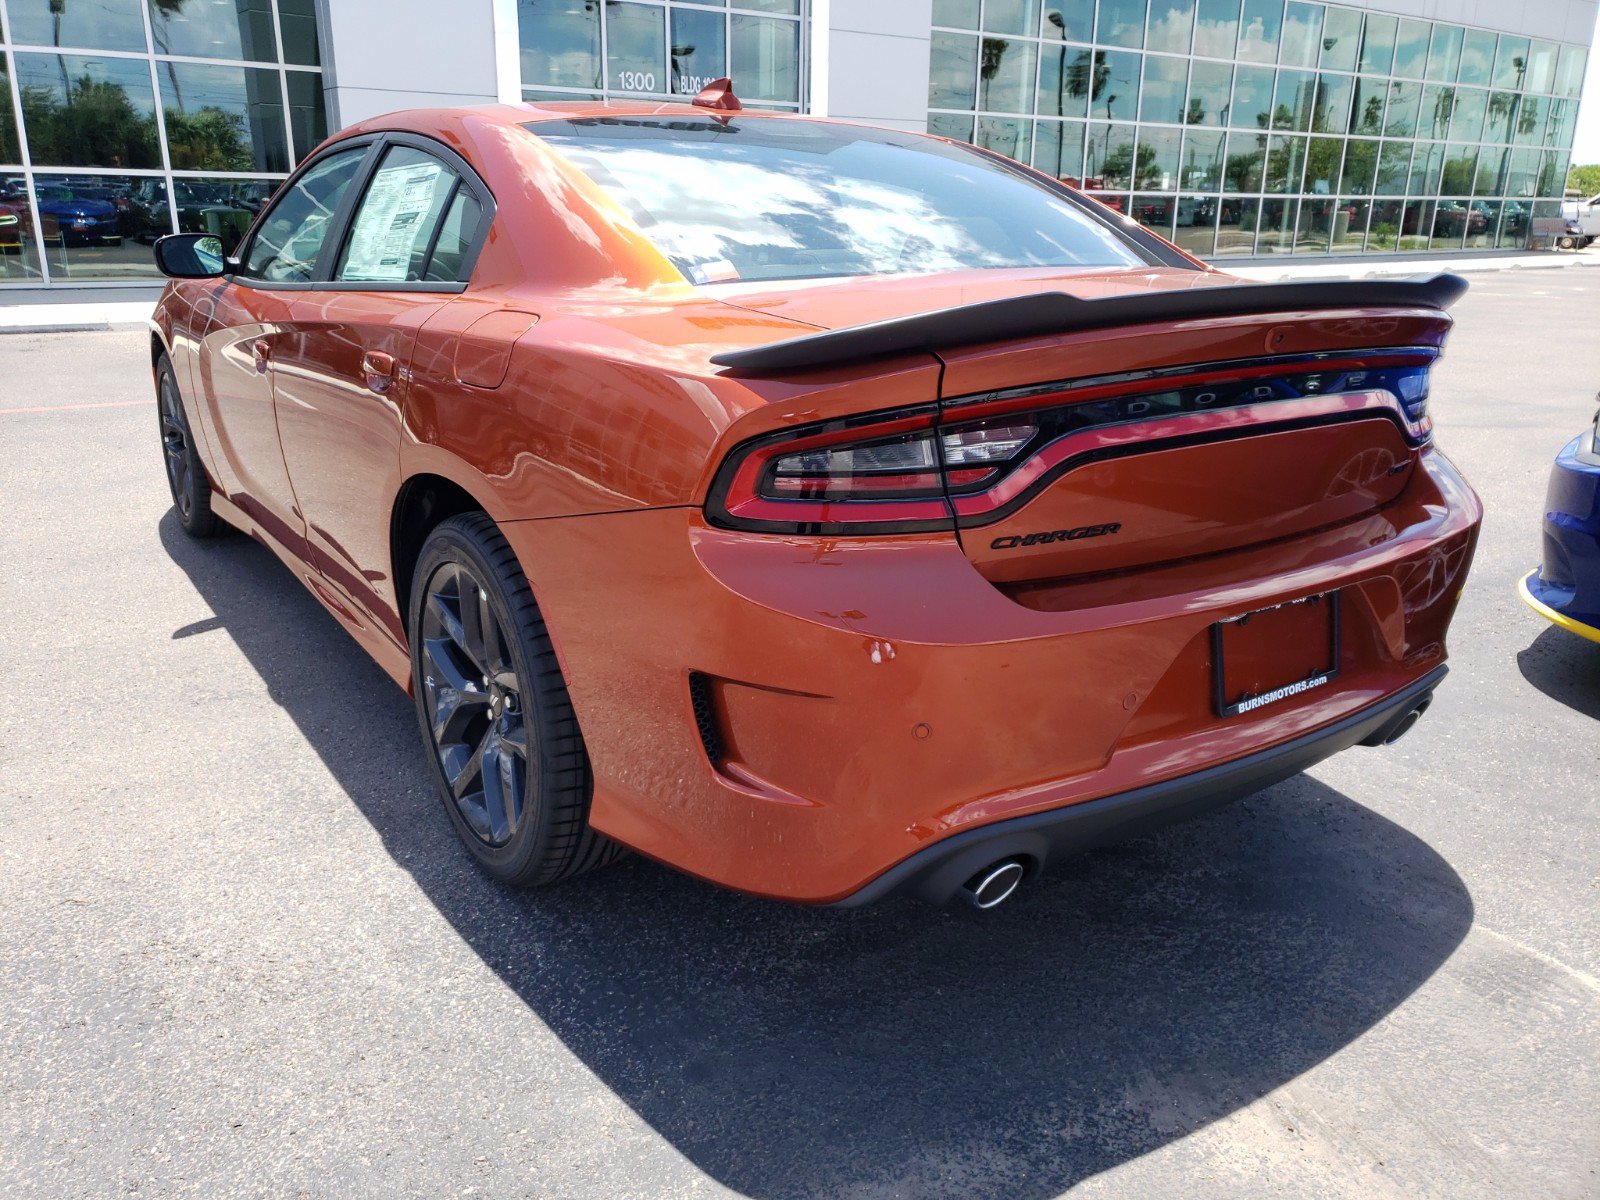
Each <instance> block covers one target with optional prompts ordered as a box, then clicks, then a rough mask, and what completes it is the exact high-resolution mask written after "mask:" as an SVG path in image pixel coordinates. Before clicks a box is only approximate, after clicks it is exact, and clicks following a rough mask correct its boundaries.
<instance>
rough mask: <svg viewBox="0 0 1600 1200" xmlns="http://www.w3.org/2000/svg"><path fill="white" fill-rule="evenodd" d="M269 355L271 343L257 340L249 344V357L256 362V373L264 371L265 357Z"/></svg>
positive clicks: (265, 366)
mask: <svg viewBox="0 0 1600 1200" xmlns="http://www.w3.org/2000/svg"><path fill="white" fill-rule="evenodd" d="M271 353H272V343H271V342H269V341H267V339H266V338H257V339H256V340H255V341H253V342H251V343H250V355H251V357H252V358H254V359H255V360H256V371H257V373H262V372H265V371H266V369H267V357H268V355H270V354H271Z"/></svg>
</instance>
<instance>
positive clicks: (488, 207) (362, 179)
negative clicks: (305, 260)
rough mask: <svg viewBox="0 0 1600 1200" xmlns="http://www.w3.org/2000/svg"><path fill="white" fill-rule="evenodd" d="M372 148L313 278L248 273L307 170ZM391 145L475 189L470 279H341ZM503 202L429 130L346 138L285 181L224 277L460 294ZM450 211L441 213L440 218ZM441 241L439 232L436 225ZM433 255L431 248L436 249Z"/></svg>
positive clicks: (302, 288)
mask: <svg viewBox="0 0 1600 1200" xmlns="http://www.w3.org/2000/svg"><path fill="white" fill-rule="evenodd" d="M363 146H365V147H366V154H365V155H364V156H363V158H362V159H361V161H360V163H358V164H357V166H356V173H355V174H354V175H353V176H351V178H350V185H349V188H348V189H347V190H346V192H345V195H344V196H343V198H341V199H340V201H339V207H338V209H337V210H336V211H335V212H334V214H333V218H332V220H330V221H329V223H328V226H329V228H328V236H327V237H326V238H324V239H323V242H322V247H321V249H319V250H318V251H317V261H316V265H315V266H314V267H313V268H312V270H311V278H310V279H297V280H271V279H257V278H255V277H254V276H250V275H245V274H243V273H242V271H243V267H244V264H245V263H246V262H248V261H249V258H250V251H251V249H252V248H253V247H254V246H255V241H256V237H257V236H258V235H259V233H260V231H261V229H262V228H263V227H264V226H265V224H266V222H267V220H268V218H270V217H271V215H272V213H273V211H274V210H275V209H276V208H277V207H278V205H279V204H282V203H283V202H284V201H285V200H286V199H288V196H289V192H290V189H291V188H293V187H294V185H295V184H296V183H298V182H299V181H300V179H301V177H302V176H303V175H305V174H306V172H308V171H310V170H313V169H314V168H315V167H316V166H317V164H319V163H321V162H322V161H323V160H324V159H326V158H328V157H330V156H331V155H334V154H339V153H343V152H345V151H349V150H357V149H360V148H361V147H363ZM391 146H407V147H409V148H411V149H413V150H418V151H420V152H422V153H424V154H428V155H431V156H432V157H434V158H436V159H438V160H439V161H440V162H441V163H443V164H444V166H446V167H447V168H449V170H450V171H451V172H453V173H454V174H455V176H456V178H457V179H458V180H459V181H460V184H459V186H460V187H464V188H466V189H467V190H468V191H470V192H471V193H472V195H473V197H474V198H475V199H476V200H477V201H478V204H479V205H480V206H481V216H480V217H479V219H478V228H477V229H476V230H475V231H474V233H473V235H472V241H471V242H469V243H468V245H467V249H466V252H465V253H464V254H462V256H461V274H462V275H463V276H464V278H461V279H457V280H454V281H447V280H436V279H417V280H392V281H384V280H365V279H335V278H333V274H334V271H335V270H336V269H337V267H338V263H339V259H340V256H341V255H343V253H344V248H345V245H346V243H347V242H348V240H349V237H350V232H351V228H352V226H353V224H354V220H355V213H356V209H357V208H358V207H359V206H360V204H361V202H362V201H363V200H364V199H366V195H367V187H368V185H369V184H370V183H371V182H372V177H373V175H375V174H376V173H377V171H378V167H379V164H380V163H382V161H383V157H384V154H385V152H386V151H387V150H388V149H389V148H390V147H391ZM496 210H497V205H496V203H495V198H494V193H493V192H491V191H490V190H489V186H488V184H486V183H484V181H483V177H482V176H480V175H479V174H478V172H477V171H475V170H474V169H473V167H472V165H471V164H470V163H469V162H467V160H466V159H464V158H462V157H461V156H460V155H459V154H457V153H456V152H455V151H454V150H452V149H450V147H448V146H446V145H445V144H444V143H443V142H440V141H438V140H436V139H434V138H431V137H427V136H425V135H423V134H418V133H409V132H404V131H400V130H386V131H382V132H379V133H366V134H359V135H357V136H355V137H348V138H341V139H340V140H338V141H336V142H332V143H329V144H328V145H327V146H324V147H323V149H322V150H321V151H320V152H319V153H317V154H315V155H313V156H312V157H310V158H308V159H306V160H305V161H304V162H303V163H301V164H300V165H299V166H298V167H297V168H296V169H295V172H294V174H292V175H290V176H289V178H288V179H286V180H284V182H283V183H282V184H281V185H279V191H278V195H277V196H276V197H275V198H274V199H273V202H272V203H271V204H269V205H267V206H266V207H265V208H264V209H262V210H261V213H260V215H259V216H257V218H256V219H255V221H254V222H253V223H252V224H251V226H250V228H249V230H248V231H247V232H246V234H245V236H244V238H243V239H242V240H241V241H240V243H239V247H238V249H237V251H236V252H235V253H234V254H233V255H231V256H230V257H229V258H228V261H227V269H226V271H225V272H224V274H223V278H224V279H225V280H226V281H227V282H228V283H237V284H239V285H241V286H243V287H249V288H256V289H259V290H261V291H271V292H306V291H323V292H435V293H440V294H443V295H460V294H461V293H462V292H464V291H466V290H467V288H468V286H469V285H470V283H471V281H472V273H473V271H474V270H476V269H477V265H478V256H479V254H480V253H482V251H483V247H484V244H485V243H486V242H487V241H488V240H489V229H490V227H491V226H492V225H493V224H494V218H495V213H496ZM443 219H444V214H443V213H441V214H440V221H441V222H442V221H443ZM434 234H435V241H437V234H438V230H437V229H435V231H434ZM430 258H431V251H430Z"/></svg>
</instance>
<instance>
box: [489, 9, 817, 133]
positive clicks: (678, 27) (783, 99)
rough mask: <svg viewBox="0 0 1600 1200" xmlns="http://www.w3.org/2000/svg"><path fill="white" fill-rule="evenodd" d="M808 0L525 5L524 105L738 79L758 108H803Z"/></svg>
mask: <svg viewBox="0 0 1600 1200" xmlns="http://www.w3.org/2000/svg"><path fill="white" fill-rule="evenodd" d="M803 19H804V14H803V13H802V0H721V2H720V3H719V2H718V0H697V2H696V3H681V4H680V3H677V2H676V0H672V2H671V3H668V2H667V0H518V2H517V37H518V44H519V48H520V50H521V56H522V95H523V99H525V100H599V99H611V98H613V97H615V98H621V99H626V98H632V97H638V98H640V99H670V98H673V97H679V98H681V97H683V96H693V95H695V94H696V93H697V92H699V91H700V89H701V88H703V87H705V85H706V84H708V83H710V82H711V81H712V80H714V79H720V78H721V77H722V76H724V75H731V76H732V77H733V81H734V89H735V91H737V93H738V95H739V98H740V99H741V100H742V101H743V102H744V103H745V104H746V105H748V106H749V107H752V108H774V109H790V110H798V109H800V108H801V107H802V106H803V104H804V102H805V100H804V89H803V81H804V79H805V72H804V65H803V60H804V56H805V41H806V39H805V37H804V36H803V27H802V21H803Z"/></svg>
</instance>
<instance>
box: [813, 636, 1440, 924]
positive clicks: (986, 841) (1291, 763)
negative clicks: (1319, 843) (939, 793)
mask: <svg viewBox="0 0 1600 1200" xmlns="http://www.w3.org/2000/svg"><path fill="white" fill-rule="evenodd" d="M1447 672H1448V668H1447V667H1443V666H1440V667H1436V668H1435V669H1434V670H1432V671H1429V672H1428V674H1427V675H1425V676H1423V677H1422V678H1421V679H1419V680H1418V681H1417V682H1416V683H1413V684H1411V685H1410V686H1409V687H1406V688H1402V689H1401V690H1400V691H1398V692H1396V693H1395V694H1394V695H1393V696H1390V697H1388V698H1387V699H1384V700H1381V701H1379V702H1378V703H1377V704H1374V705H1372V706H1371V707H1370V708H1366V709H1363V710H1362V711H1361V712H1358V713H1354V714H1352V715H1351V716H1348V717H1345V718H1344V719H1343V720H1340V721H1335V722H1334V723H1333V724H1332V725H1329V726H1327V727H1326V728H1324V729H1319V730H1317V731H1316V732H1315V733H1309V734H1306V735H1305V736H1303V737H1298V738H1295V739H1294V740H1293V741H1290V742H1285V743H1283V744H1282V745H1279V746H1273V747H1272V748H1271V749H1269V750H1262V751H1259V752H1257V753H1255V754H1251V755H1247V756H1246V757H1244V758H1241V759H1238V760H1236V761H1234V762H1229V763H1222V764H1220V765H1218V766H1214V767H1208V768H1206V769H1205V770H1202V771H1196V772H1194V773H1193V774H1191V775H1184V776H1180V777H1179V778H1177V779H1169V780H1165V781H1164V782H1162V783H1155V784H1150V785H1149V786H1147V787H1142V788H1135V789H1134V790H1133V791H1129V792H1122V793H1120V794H1118V795H1115V796H1102V797H1101V798H1100V799H1098V800H1086V801H1084V802H1083V803H1081V804H1074V805H1071V806H1070V807H1067V808H1059V809H1054V810H1052V811H1050V812H1042V813H1034V814H1033V815H1032V816H1027V817H1015V818H1013V819H1011V820H1009V821H997V822H995V823H994V824H993V825H985V826H983V827H982V828H979V829H971V830H968V831H967V832H966V833H959V834H957V835H955V836H954V837H951V838H946V839H945V840H944V841H942V842H939V843H938V844H936V845H933V846H930V847H928V848H927V849H926V850H923V851H921V852H919V853H917V854H914V855H912V856H911V857H910V858H908V859H906V860H905V861H904V862H902V863H900V864H899V865H898V866H896V867H893V868H891V869H890V870H888V871H885V872H884V873H883V874H882V875H880V876H878V878H876V879H874V880H873V881H872V882H871V883H869V884H867V886H866V887H864V888H862V889H861V890H860V891H858V892H854V893H852V894H851V895H849V896H847V897H845V898H844V899H843V900H840V901H837V902H836V903H835V907H837V908H856V907H859V906H860V905H863V904H872V903H874V902H876V901H879V900H885V899H888V898H890V897H892V896H916V897H917V898H919V899H922V900H927V901H929V902H930V903H933V904H945V903H948V902H949V901H950V900H951V899H952V898H953V897H954V896H955V893H956V890H957V889H958V888H959V887H960V886H961V885H962V884H963V883H965V882H966V881H967V880H969V879H971V878H972V877H973V876H974V875H975V874H977V873H978V872H979V871H981V870H982V869H983V868H984V867H986V866H988V865H989V864H991V863H995V862H999V861H1001V860H1003V859H1008V858H1016V859H1021V860H1022V861H1023V862H1024V863H1025V864H1026V865H1027V868H1028V870H1029V871H1030V873H1032V872H1037V871H1039V870H1041V869H1042V868H1043V867H1044V865H1045V863H1046V862H1048V861H1049V860H1050V859H1051V858H1052V857H1055V856H1057V855H1061V854H1070V853H1073V852H1075V851H1078V850H1085V849H1088V848H1089V847H1091V846H1096V845H1100V844H1102V843H1105V842H1111V841H1116V840H1117V839H1119V838H1124V837H1131V836H1134V835H1136V834H1139V833H1143V832H1145V831H1146V830H1149V829H1155V828H1158V827H1160V826H1162V825H1167V824H1170V823H1172V822H1174V821H1181V820H1186V819H1188V818H1190V817H1195V816H1199V815H1200V814H1201V813H1204V812H1209V811H1210V810H1212V809H1214V808H1220V807H1222V806H1223V805H1224V804H1228V803H1231V802H1232V801H1234V800H1239V799H1243V798H1244V797H1245V796H1249V795H1252V794H1254V793H1255V792H1259V791H1261V790H1262V789H1263V788H1269V787H1271V786H1272V785H1273V784H1275V783H1281V782H1282V781H1283V780H1285V779H1288V778H1290V777H1291V776H1294V775H1298V774H1299V773H1300V772H1301V771H1304V770H1305V769H1306V768H1307V767H1311V766H1315V765H1316V764H1317V763H1319V762H1321V761H1322V760H1323V759H1325V758H1327V757H1328V756H1330V755H1333V754H1337V753H1338V752H1339V751H1341V750H1348V749H1349V748H1350V747H1351V746H1359V745H1381V744H1382V743H1384V742H1386V741H1388V740H1389V738H1390V736H1392V731H1394V730H1396V729H1397V728H1398V727H1399V726H1400V725H1401V723H1402V722H1403V721H1405V720H1406V719H1407V718H1408V717H1409V716H1410V715H1411V714H1412V713H1413V712H1415V711H1416V710H1417V709H1418V708H1421V707H1425V706H1426V704H1427V703H1428V701H1429V700H1430V699H1431V698H1432V696H1433V690H1434V688H1436V687H1438V686H1439V683H1440V681H1441V680H1442V679H1444V677H1445V675H1446V673H1447Z"/></svg>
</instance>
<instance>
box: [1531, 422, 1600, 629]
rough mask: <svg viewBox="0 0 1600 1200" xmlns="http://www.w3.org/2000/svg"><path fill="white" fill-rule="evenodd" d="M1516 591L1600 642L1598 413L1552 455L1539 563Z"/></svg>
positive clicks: (1559, 622) (1559, 621)
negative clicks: (1587, 426)
mask: <svg viewBox="0 0 1600 1200" xmlns="http://www.w3.org/2000/svg"><path fill="white" fill-rule="evenodd" d="M1520 590H1521V592H1522V598H1523V599H1524V600H1526V601H1527V602H1528V604H1529V605H1530V606H1532V608H1533V609H1534V611H1536V612H1538V613H1539V614H1540V615H1541V616H1543V617H1545V618H1546V619H1547V620H1550V621H1553V622H1554V623H1555V624H1557V625H1559V626H1561V627H1562V628H1563V629H1566V630H1569V631H1570V632H1572V633H1575V634H1577V635H1578V636H1579V637H1582V638H1587V639H1588V640H1589V641H1591V642H1600V413H1596V414H1595V419H1594V423H1593V424H1592V425H1591V426H1590V427H1589V428H1588V429H1585V430H1584V431H1583V432H1582V433H1580V434H1579V435H1578V436H1577V437H1575V438H1573V439H1572V441H1570V442H1568V443H1567V444H1566V445H1565V446H1564V447H1562V450H1561V453H1559V454H1557V455H1556V464H1555V468H1554V469H1553V470H1552V471H1551V472H1550V487H1549V490H1548V492H1547V493H1546V496H1545V502H1544V555H1543V561H1542V562H1541V563H1540V565H1539V566H1538V567H1536V568H1535V569H1534V570H1532V571H1530V572H1528V574H1527V575H1526V576H1525V577H1524V578H1523V580H1522V583H1521V585H1520Z"/></svg>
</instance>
